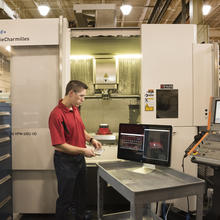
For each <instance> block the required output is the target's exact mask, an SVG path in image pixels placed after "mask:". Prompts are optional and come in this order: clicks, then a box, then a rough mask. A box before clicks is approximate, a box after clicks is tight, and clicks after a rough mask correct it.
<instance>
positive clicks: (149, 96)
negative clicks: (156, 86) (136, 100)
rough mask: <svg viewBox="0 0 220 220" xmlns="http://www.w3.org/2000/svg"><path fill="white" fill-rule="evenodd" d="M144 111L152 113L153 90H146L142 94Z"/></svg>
mask: <svg viewBox="0 0 220 220" xmlns="http://www.w3.org/2000/svg"><path fill="white" fill-rule="evenodd" d="M144 101H145V105H144V106H145V107H144V110H145V111H154V90H153V89H148V90H147V91H146V93H145V94H144Z"/></svg>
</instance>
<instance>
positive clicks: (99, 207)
mask: <svg viewBox="0 0 220 220" xmlns="http://www.w3.org/2000/svg"><path fill="white" fill-rule="evenodd" d="M103 191H104V180H103V179H102V178H101V177H100V176H99V171H98V174H97V216H98V219H99V220H101V219H102V216H103V203H104V201H103V200H104V196H103Z"/></svg>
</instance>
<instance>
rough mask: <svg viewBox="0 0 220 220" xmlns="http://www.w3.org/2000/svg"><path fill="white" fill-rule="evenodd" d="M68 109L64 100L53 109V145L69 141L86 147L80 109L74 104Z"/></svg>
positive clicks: (51, 115) (51, 119)
mask: <svg viewBox="0 0 220 220" xmlns="http://www.w3.org/2000/svg"><path fill="white" fill-rule="evenodd" d="M72 108H73V109H72V110H70V109H68V108H67V107H66V106H65V105H64V104H63V103H62V100H60V101H59V104H58V105H57V106H56V107H55V108H54V109H53V111H52V112H51V113H50V117H49V129H50V136H51V141H52V145H53V146H56V145H59V144H64V143H68V144H71V145H74V146H78V147H86V145H85V143H86V138H85V133H84V130H85V126H84V124H83V121H82V119H81V116H80V113H79V110H78V108H77V107H75V106H73V107H72Z"/></svg>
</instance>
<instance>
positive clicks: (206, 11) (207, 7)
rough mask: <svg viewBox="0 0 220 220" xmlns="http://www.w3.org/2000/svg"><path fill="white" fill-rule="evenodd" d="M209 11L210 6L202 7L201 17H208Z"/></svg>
mask: <svg viewBox="0 0 220 220" xmlns="http://www.w3.org/2000/svg"><path fill="white" fill-rule="evenodd" d="M210 10H211V6H210V5H203V7H202V14H203V15H208V14H209V12H210Z"/></svg>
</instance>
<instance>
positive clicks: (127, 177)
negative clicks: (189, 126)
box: [97, 161, 205, 220]
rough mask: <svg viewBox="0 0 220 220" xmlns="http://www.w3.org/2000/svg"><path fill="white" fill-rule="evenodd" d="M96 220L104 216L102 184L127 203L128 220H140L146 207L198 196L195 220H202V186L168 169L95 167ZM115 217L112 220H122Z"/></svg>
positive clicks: (117, 165)
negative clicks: (96, 171)
mask: <svg viewBox="0 0 220 220" xmlns="http://www.w3.org/2000/svg"><path fill="white" fill-rule="evenodd" d="M97 180H98V210H97V211H98V219H99V220H100V219H109V218H105V216H103V199H104V198H103V186H104V184H105V182H107V183H108V184H110V185H111V186H112V187H113V188H114V189H115V190H116V191H118V192H119V193H120V194H121V195H122V196H124V197H125V198H126V199H127V200H128V201H129V202H130V218H125V219H132V220H142V219H143V207H144V205H145V204H149V203H151V202H156V201H164V200H169V199H175V198H181V197H186V196H190V195H196V196H197V204H196V208H197V212H196V220H202V215H203V193H204V187H205V183H204V181H203V180H201V179H198V178H196V177H193V176H190V175H187V174H185V173H182V172H178V171H176V170H174V169H171V168H167V167H157V168H155V169H151V168H145V167H142V164H140V163H135V162H130V161H112V162H103V163H98V175H97ZM117 216H119V215H115V217H114V218H113V219H123V218H121V217H117Z"/></svg>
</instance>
